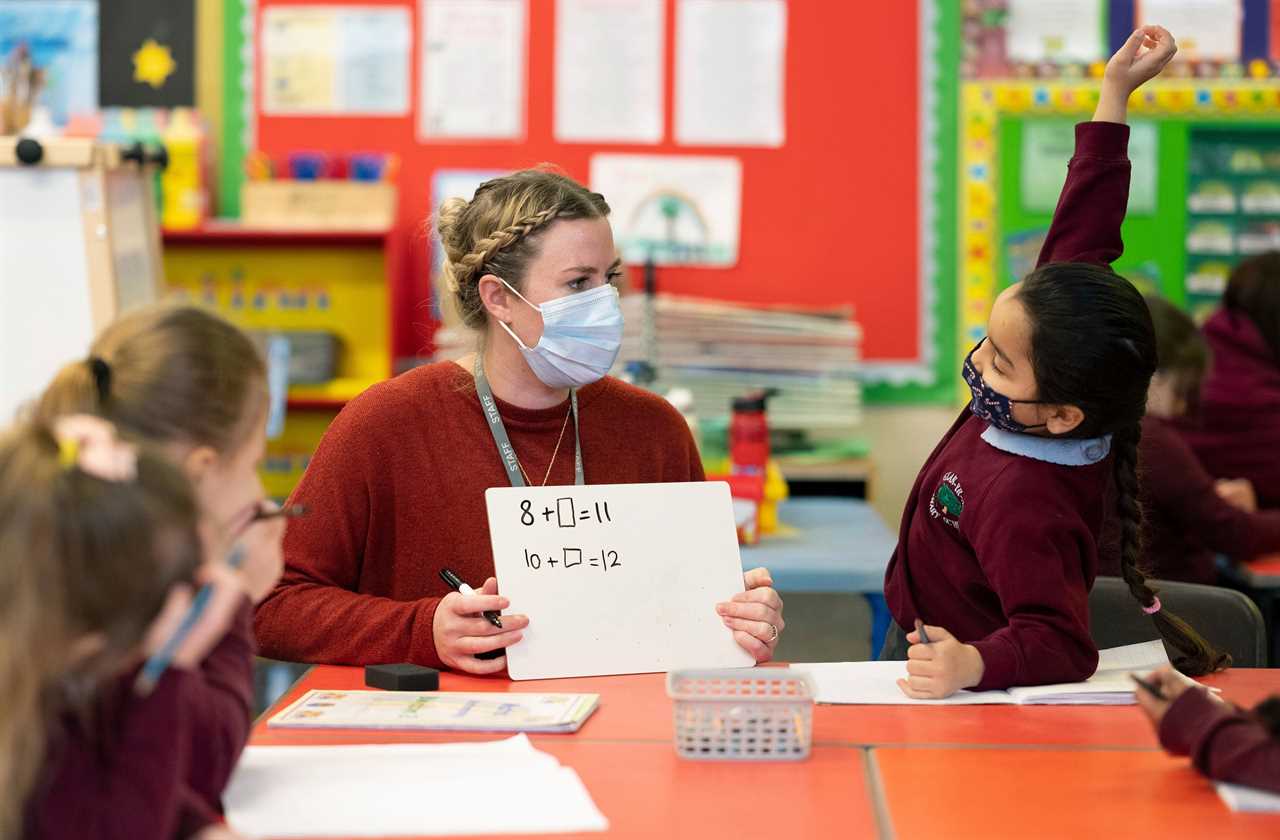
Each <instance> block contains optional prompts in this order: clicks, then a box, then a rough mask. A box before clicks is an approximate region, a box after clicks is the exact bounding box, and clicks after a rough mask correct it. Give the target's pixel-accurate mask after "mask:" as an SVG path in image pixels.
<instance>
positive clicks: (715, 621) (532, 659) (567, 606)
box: [485, 482, 755, 680]
mask: <svg viewBox="0 0 1280 840" xmlns="http://www.w3.org/2000/svg"><path fill="white" fill-rule="evenodd" d="M485 501H486V502H487V504H488V509H489V534H490V537H491V539H492V542H493V564H494V568H495V569H496V570H497V578H498V589H499V591H500V592H501V593H502V594H503V595H504V596H506V597H507V598H509V599H511V609H510V610H509V612H512V613H523V614H525V615H528V616H529V627H528V629H527V630H525V633H524V638H523V639H522V640H521V641H520V642H519V643H518V644H516V645H513V646H511V647H510V648H508V649H507V670H508V672H509V673H510V675H511V678H512V679H513V680H532V679H547V678H554V677H587V676H604V675H609V674H642V673H649V672H653V671H670V670H674V669H677V668H736V667H746V666H749V665H754V664H755V660H754V659H753V657H752V656H751V655H750V654H748V653H747V652H746V651H744V650H743V649H742V648H741V647H739V646H738V644H737V642H735V641H734V640H733V634H732V632H731V631H729V630H728V629H727V628H726V627H725V626H724V623H723V622H722V621H721V619H720V616H719V615H717V614H716V604H718V603H720V602H721V601H727V600H729V599H730V598H732V597H733V596H734V595H735V594H737V593H739V592H741V591H742V589H743V583H742V559H741V557H740V556H739V554H738V537H737V531H736V529H735V528H734V522H733V504H732V502H731V500H730V498H729V486H728V485H727V484H725V483H723V482H697V483H686V484H597V485H588V486H585V487H572V486H570V487H494V488H490V489H489V490H487V491H485Z"/></svg>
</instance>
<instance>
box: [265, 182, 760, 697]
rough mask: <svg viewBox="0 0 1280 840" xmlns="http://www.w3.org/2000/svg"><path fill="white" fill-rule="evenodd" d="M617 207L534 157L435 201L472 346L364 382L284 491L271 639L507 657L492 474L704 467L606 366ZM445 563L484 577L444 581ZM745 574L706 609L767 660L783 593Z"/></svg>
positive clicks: (674, 424) (268, 652) (683, 435)
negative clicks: (463, 584)
mask: <svg viewBox="0 0 1280 840" xmlns="http://www.w3.org/2000/svg"><path fill="white" fill-rule="evenodd" d="M608 214H609V206H608V205H607V204H606V203H605V200H604V197H603V196H601V195H599V194H598V193H593V192H590V191H588V190H587V189H586V188H584V187H583V186H582V185H581V184H578V183H577V182H575V181H573V180H571V179H569V178H567V177H565V176H563V175H560V174H558V173H556V172H552V171H548V170H545V169H531V170H524V171H521V172H516V173H514V174H512V175H508V176H506V177H502V178H497V179H494V180H491V181H487V182H486V183H484V184H482V185H481V186H480V187H479V189H477V190H476V193H475V198H474V199H473V200H471V201H469V202H468V201H464V200H463V199H459V198H454V199H449V200H448V201H446V202H445V203H444V204H443V205H442V206H441V208H440V210H439V213H438V216H437V219H436V226H437V229H438V231H439V233H440V239H441V241H442V242H443V245H444V277H445V279H446V281H447V284H448V289H449V291H450V292H451V295H450V297H451V299H452V304H453V305H454V306H455V307H456V309H457V312H458V315H459V317H460V318H461V321H462V323H464V324H465V325H466V326H468V327H470V328H471V329H472V330H474V331H475V332H476V334H477V338H478V340H479V349H478V351H477V352H476V353H474V354H471V355H469V356H466V357H464V358H462V359H459V360H457V361H456V362H437V363H435V364H431V365H425V366H423V367H419V368H416V369H414V370H412V371H409V372H408V373H405V374H403V375H401V376H398V377H396V378H395V379H391V380H389V381H386V382H383V383H380V384H378V385H375V386H373V387H372V388H370V389H369V390H367V391H366V392H365V393H363V394H362V395H360V396H359V397H357V398H356V399H355V400H352V401H351V402H350V403H349V404H348V405H347V406H346V407H345V408H344V409H343V410H342V412H341V413H340V414H339V415H338V416H337V418H335V419H334V421H333V423H332V425H330V426H329V429H328V431H326V432H325V435H324V438H323V439H322V440H321V441H320V446H319V448H318V449H317V450H316V453H315V456H314V457H313V458H312V459H311V464H310V466H309V467H308V468H307V471H306V473H305V474H304V475H303V477H302V480H301V482H299V484H298V487H297V489H296V490H295V491H294V493H293V496H292V501H293V502H296V503H300V504H305V505H306V506H307V507H308V508H309V513H308V515H307V516H306V517H305V518H303V519H299V520H297V521H295V522H294V523H293V524H292V525H291V526H290V527H289V530H288V532H287V535H286V537H285V541H284V556H285V573H284V577H283V578H282V579H281V581H280V584H279V585H278V586H277V587H276V589H275V591H274V592H272V593H271V595H269V596H268V597H267V599H266V600H264V601H263V602H262V604H261V605H259V607H258V610H257V615H256V618H255V630H256V633H257V638H258V643H259V645H260V647H261V653H262V655H263V656H268V657H272V658H276V659H284V660H290V661H298V662H325V663H333V664H342V665H364V664H372V663H384V662H414V663H418V664H422V665H429V666H432V667H437V668H438V667H445V668H451V669H454V670H457V671H466V672H469V673H473V674H489V673H495V672H498V671H502V670H503V669H505V668H506V657H505V656H496V657H495V658H478V657H477V654H484V653H487V652H489V651H497V650H499V649H501V648H506V647H509V646H511V645H515V644H519V643H520V639H521V637H522V634H523V630H524V628H525V627H527V626H528V624H529V619H528V618H527V617H526V616H523V615H504V616H503V617H502V627H501V628H498V627H494V626H493V625H491V624H490V623H489V622H487V621H485V619H484V618H483V617H481V616H480V613H481V612H483V611H485V610H504V609H507V608H508V607H509V606H510V605H509V603H508V601H507V599H506V598H503V597H501V596H500V595H498V588H497V582H496V580H495V579H494V578H493V577H492V575H493V556H492V551H491V549H490V544H489V527H488V518H487V513H486V508H485V500H484V491H485V490H486V489H488V488H490V487H501V486H506V485H509V484H511V485H534V486H537V485H546V484H553V485H567V484H575V483H576V484H586V483H591V484H621V483H643V482H662V481H701V480H703V472H702V463H701V461H700V459H699V457H698V450H697V448H696V447H695V445H694V442H693V438H692V436H691V435H690V433H689V427H688V426H687V425H686V423H685V421H684V419H683V417H681V415H680V414H679V413H678V412H677V411H676V410H675V409H674V408H672V407H671V406H670V405H668V404H667V402H666V401H665V400H663V399H661V398H660V397H658V396H656V395H654V394H651V393H649V392H647V391H644V390H641V389H639V388H635V387H632V386H631V385H628V384H626V383H624V382H621V381H619V380H617V379H613V378H612V377H609V376H606V375H605V374H606V373H607V372H608V371H609V369H610V368H611V367H612V365H613V362H614V360H615V358H616V357H617V354H618V348H619V345H620V343H621V339H622V313H621V310H620V308H619V304H618V292H617V290H616V288H615V287H614V281H615V280H616V279H617V278H618V277H619V276H620V273H621V260H619V259H618V256H617V251H616V249H615V248H614V244H613V231H612V229H611V228H610V226H609V220H608ZM690 562H697V558H690ZM446 567H447V568H449V569H452V570H453V571H455V572H457V573H458V575H459V576H460V577H461V578H462V579H463V580H464V581H467V582H469V583H472V584H473V585H474V583H475V582H476V581H484V585H483V587H482V588H481V589H480V590H478V592H477V593H476V594H473V595H470V596H463V595H461V594H459V593H456V592H452V591H451V590H450V589H449V588H448V587H447V586H446V585H445V584H444V582H443V581H442V580H441V578H440V570H441V569H442V568H446ZM745 586H746V591H745V592H742V593H740V594H738V595H737V596H735V597H734V598H733V600H732V601H729V602H726V603H721V604H707V609H708V610H712V609H714V610H716V611H717V612H718V613H719V614H720V616H721V617H722V619H723V621H724V623H725V626H726V630H725V632H727V633H728V632H731V633H732V634H733V636H734V638H735V639H736V640H737V642H738V644H740V645H741V646H742V647H743V648H745V649H746V650H747V651H748V652H749V653H751V654H752V655H753V656H754V657H755V658H756V660H757V661H760V662H763V661H766V660H768V659H769V658H770V657H771V656H772V655H773V650H774V647H775V646H776V645H777V640H778V634H779V633H780V632H781V631H782V628H783V626H784V625H783V620H782V600H781V599H780V598H779V597H778V593H777V592H775V591H774V590H773V588H772V580H771V579H770V577H769V573H768V572H767V571H766V570H764V569H755V570H753V571H751V572H748V573H747V574H746V576H745ZM516 606H517V608H518V607H519V605H518V604H517V605H516ZM572 608H573V606H572V605H571V604H566V605H565V609H572ZM589 630H590V628H587V627H584V628H583V632H589Z"/></svg>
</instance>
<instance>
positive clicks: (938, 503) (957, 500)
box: [929, 472, 964, 529]
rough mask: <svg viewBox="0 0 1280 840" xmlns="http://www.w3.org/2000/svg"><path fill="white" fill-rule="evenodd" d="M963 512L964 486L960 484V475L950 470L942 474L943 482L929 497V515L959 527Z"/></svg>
mask: <svg viewBox="0 0 1280 840" xmlns="http://www.w3.org/2000/svg"><path fill="white" fill-rule="evenodd" d="M963 512H964V488H963V487H961V486H960V476H958V475H956V474H955V473H953V472H949V473H947V474H946V475H944V476H942V483H941V484H939V485H938V489H937V490H934V491H933V497H932V498H931V499H929V515H930V516H932V517H933V518H934V519H941V520H942V521H943V522H945V523H947V524H948V525H950V526H951V527H952V528H956V529H959V527H960V514H961V513H963Z"/></svg>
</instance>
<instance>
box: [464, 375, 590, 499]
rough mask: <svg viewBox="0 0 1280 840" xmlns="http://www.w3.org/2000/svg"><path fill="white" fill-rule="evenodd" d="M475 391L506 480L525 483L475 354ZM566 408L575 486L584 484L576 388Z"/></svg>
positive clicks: (508, 436)
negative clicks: (570, 425) (570, 426)
mask: <svg viewBox="0 0 1280 840" xmlns="http://www.w3.org/2000/svg"><path fill="white" fill-rule="evenodd" d="M475 377H476V393H477V394H479V395H480V410H481V412H483V414H484V417H485V419H486V420H488V421H489V432H490V433H491V434H492V435H493V442H494V443H495V444H496V445H497V447H498V455H499V456H501V458H502V467H503V469H505V470H506V471H507V480H508V481H510V482H511V486H512V487H525V486H527V484H526V482H525V480H524V476H523V475H521V474H520V462H519V461H517V460H516V450H515V447H514V446H512V445H511V437H510V435H508V434H507V427H506V425H504V424H503V422H502V415H501V414H499V413H498V402H497V400H495V399H494V398H493V389H492V388H490V387H489V380H488V378H487V377H486V376H485V375H484V361H483V359H482V358H481V356H480V354H479V353H477V354H476V368H475ZM569 410H570V412H571V413H572V414H573V483H574V484H577V485H578V486H582V485H584V484H586V483H587V482H586V479H585V478H584V476H583V470H582V437H581V436H580V435H579V434H578V392H577V391H575V390H570V391H569Z"/></svg>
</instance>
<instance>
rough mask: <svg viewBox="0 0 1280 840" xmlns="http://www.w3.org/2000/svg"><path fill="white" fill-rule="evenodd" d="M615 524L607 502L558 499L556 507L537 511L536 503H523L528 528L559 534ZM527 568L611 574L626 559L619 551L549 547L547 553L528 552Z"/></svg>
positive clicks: (558, 545) (523, 512)
mask: <svg viewBox="0 0 1280 840" xmlns="http://www.w3.org/2000/svg"><path fill="white" fill-rule="evenodd" d="M612 522H613V514H612V513H611V512H610V510H609V503H608V502H605V501H597V502H579V501H577V500H575V499H574V498H573V497H572V496H563V497H561V498H558V499H556V502H555V506H554V507H552V506H551V505H550V504H547V505H543V506H542V508H541V509H537V508H535V506H534V504H533V502H532V501H531V500H529V499H525V500H524V501H522V502H521V503H520V524H521V525H522V526H524V527H526V528H531V527H534V526H537V525H540V524H541V525H547V526H550V527H552V528H555V529H557V530H561V529H563V530H567V529H570V528H577V527H579V526H580V525H585V524H587V523H591V524H594V525H609V524H611V523H612ZM524 565H525V568H528V569H534V570H539V569H546V570H548V571H551V570H554V569H560V570H562V571H567V570H569V569H577V568H581V569H582V570H583V571H586V570H589V569H599V570H600V571H602V572H605V573H608V572H609V570H611V569H621V568H622V557H621V555H620V554H619V553H618V551H616V550H614V549H610V548H606V547H590V548H588V547H584V546H581V545H563V544H557V545H548V546H547V547H546V550H545V551H541V550H534V549H530V548H526V549H525V550H524Z"/></svg>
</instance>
